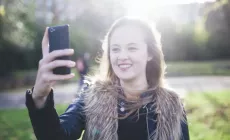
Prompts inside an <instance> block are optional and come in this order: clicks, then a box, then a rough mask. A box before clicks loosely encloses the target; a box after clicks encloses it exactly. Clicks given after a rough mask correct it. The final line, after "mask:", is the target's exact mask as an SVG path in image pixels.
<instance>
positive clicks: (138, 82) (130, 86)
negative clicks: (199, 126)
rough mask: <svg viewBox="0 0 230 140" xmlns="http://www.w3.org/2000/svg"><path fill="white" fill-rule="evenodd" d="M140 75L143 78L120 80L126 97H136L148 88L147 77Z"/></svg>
mask: <svg viewBox="0 0 230 140" xmlns="http://www.w3.org/2000/svg"><path fill="white" fill-rule="evenodd" d="M142 77H143V78H139V79H133V80H120V84H121V86H122V88H123V89H124V93H125V96H126V98H128V99H138V98H139V96H140V94H141V93H142V92H143V91H144V90H147V89H148V83H147V79H146V78H145V77H144V76H142Z"/></svg>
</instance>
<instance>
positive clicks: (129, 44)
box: [127, 42, 137, 46]
mask: <svg viewBox="0 0 230 140" xmlns="http://www.w3.org/2000/svg"><path fill="white" fill-rule="evenodd" d="M136 44H137V43H134V42H132V43H128V44H127V46H131V45H136Z"/></svg>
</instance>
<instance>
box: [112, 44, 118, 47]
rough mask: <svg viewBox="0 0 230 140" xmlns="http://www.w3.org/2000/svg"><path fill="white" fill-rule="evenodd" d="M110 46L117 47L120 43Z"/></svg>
mask: <svg viewBox="0 0 230 140" xmlns="http://www.w3.org/2000/svg"><path fill="white" fill-rule="evenodd" d="M111 46H114V47H119V46H120V45H118V44H112V45H111Z"/></svg>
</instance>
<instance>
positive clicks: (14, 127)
mask: <svg viewBox="0 0 230 140" xmlns="http://www.w3.org/2000/svg"><path fill="white" fill-rule="evenodd" d="M66 107H67V105H58V106H57V112H58V114H61V113H63V112H64V111H65V109H66ZM0 140H36V138H35V136H34V133H33V130H32V126H31V123H30V120H29V116H28V112H27V110H26V109H10V110H1V111H0Z"/></svg>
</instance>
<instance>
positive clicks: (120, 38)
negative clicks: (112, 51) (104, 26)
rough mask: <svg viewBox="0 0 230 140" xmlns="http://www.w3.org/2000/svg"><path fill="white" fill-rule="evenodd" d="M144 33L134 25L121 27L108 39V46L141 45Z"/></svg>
mask: <svg viewBox="0 0 230 140" xmlns="http://www.w3.org/2000/svg"><path fill="white" fill-rule="evenodd" d="M143 42H144V33H143V31H142V29H141V28H140V27H138V26H134V25H123V26H121V27H118V28H116V29H115V30H114V32H113V34H112V35H111V38H110V45H113V44H119V45H125V44H128V43H143Z"/></svg>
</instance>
